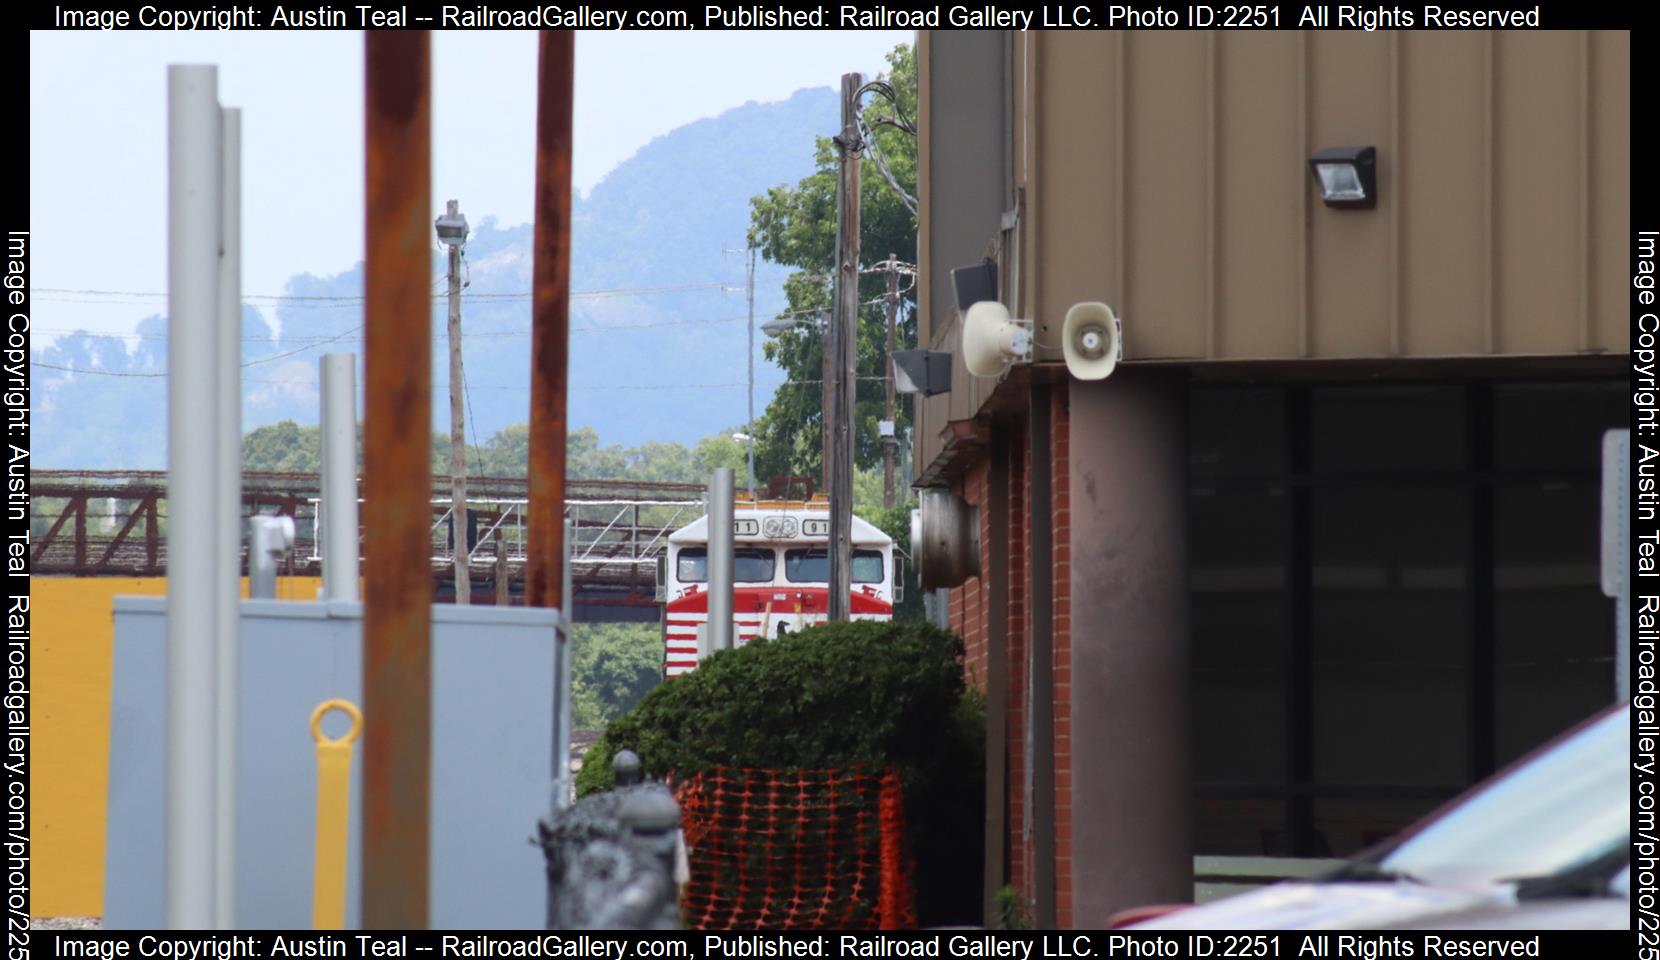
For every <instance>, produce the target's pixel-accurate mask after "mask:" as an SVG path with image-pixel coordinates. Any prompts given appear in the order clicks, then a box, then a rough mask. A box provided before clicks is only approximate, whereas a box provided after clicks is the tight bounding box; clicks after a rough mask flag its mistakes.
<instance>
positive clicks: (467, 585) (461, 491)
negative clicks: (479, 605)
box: [444, 200, 473, 606]
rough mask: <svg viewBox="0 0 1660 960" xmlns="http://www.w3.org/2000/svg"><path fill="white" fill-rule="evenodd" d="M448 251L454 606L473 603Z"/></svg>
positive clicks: (457, 248)
mask: <svg viewBox="0 0 1660 960" xmlns="http://www.w3.org/2000/svg"><path fill="white" fill-rule="evenodd" d="M444 212H445V214H446V215H448V216H452V217H453V216H459V215H460V212H461V210H460V204H459V203H457V202H456V201H454V200H451V201H449V203H448V204H446V205H445V208H444ZM449 248H450V323H449V340H450V530H451V531H452V534H451V537H450V539H451V540H453V541H454V545H453V546H452V547H451V550H450V553H451V555H452V557H453V559H454V566H455V602H456V603H458V604H461V605H463V606H465V605H466V604H469V603H472V602H473V581H472V577H471V570H470V569H469V565H470V561H471V560H472V556H471V553H472V544H471V543H469V542H468V539H467V530H468V526H469V525H468V523H467V441H466V432H465V431H464V430H463V429H462V427H463V423H462V415H461V244H459V243H452V244H450V245H449Z"/></svg>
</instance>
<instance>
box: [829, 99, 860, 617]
mask: <svg viewBox="0 0 1660 960" xmlns="http://www.w3.org/2000/svg"><path fill="white" fill-rule="evenodd" d="M863 85H864V77H862V76H861V75H859V74H857V73H844V74H842V129H841V134H840V135H839V136H837V137H836V138H835V143H836V150H837V153H838V154H839V155H840V158H841V176H840V179H839V181H838V184H837V193H838V194H839V196H838V211H837V217H836V288H835V289H836V301H835V303H836V310H835V315H834V316H833V317H832V319H831V324H830V345H831V347H832V350H831V353H832V355H833V356H834V358H835V359H834V370H833V374H834V376H833V379H834V381H835V384H834V387H833V388H832V390H831V399H832V404H831V407H830V411H831V415H832V417H833V420H832V424H831V429H830V446H831V451H830V465H829V470H828V473H829V481H830V585H829V586H830V597H829V616H828V619H829V620H830V622H832V623H834V622H837V621H842V620H848V619H851V615H852V609H851V608H852V583H853V391H854V387H855V385H856V384H857V383H858V380H857V379H856V378H857V375H858V357H859V350H858V323H859V172H860V171H859V165H860V163H861V160H862V157H861V154H862V152H863V150H864V144H863V142H861V140H860V138H859V118H858V111H859V88H860V87H861V86H863Z"/></svg>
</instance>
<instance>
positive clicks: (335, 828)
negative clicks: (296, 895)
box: [311, 700, 363, 930]
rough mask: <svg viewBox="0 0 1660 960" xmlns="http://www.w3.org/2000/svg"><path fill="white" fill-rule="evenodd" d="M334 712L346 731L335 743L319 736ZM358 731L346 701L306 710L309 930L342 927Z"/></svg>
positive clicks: (359, 722)
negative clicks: (313, 753) (311, 859)
mask: <svg viewBox="0 0 1660 960" xmlns="http://www.w3.org/2000/svg"><path fill="white" fill-rule="evenodd" d="M330 710H339V711H340V712H341V713H344V714H345V715H346V716H348V717H350V718H351V720H352V727H351V729H350V730H347V731H346V735H345V736H343V737H341V738H340V739H338V740H330V739H329V738H327V737H326V736H324V735H323V717H325V716H327V715H328V712H329V711H330ZM362 729H363V714H361V713H359V712H358V709H357V707H356V706H355V705H354V704H352V703H351V702H350V701H347V700H325V701H323V702H322V703H320V704H318V705H317V709H316V710H313V711H311V739H312V740H314V741H316V742H317V861H316V867H315V869H314V872H313V874H312V880H311V888H312V894H311V928H312V929H313V930H339V929H341V928H342V927H344V926H345V925H346V825H347V821H348V820H349V819H350V817H351V810H352V744H353V743H355V742H356V741H357V735H358V733H359V732H360V731H361V730H362Z"/></svg>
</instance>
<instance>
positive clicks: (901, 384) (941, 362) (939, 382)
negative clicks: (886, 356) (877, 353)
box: [893, 350, 951, 397]
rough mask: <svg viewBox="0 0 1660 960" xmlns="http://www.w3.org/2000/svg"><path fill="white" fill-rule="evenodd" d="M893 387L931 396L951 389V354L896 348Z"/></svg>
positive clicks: (903, 391) (906, 391)
mask: <svg viewBox="0 0 1660 960" xmlns="http://www.w3.org/2000/svg"><path fill="white" fill-rule="evenodd" d="M893 388H894V389H895V390H898V391H899V392H900V393H920V394H922V395H923V396H925V397H931V396H933V395H934V394H936V393H944V392H946V391H947V390H950V389H951V354H949V353H945V352H943V351H939V350H895V351H894V352H893Z"/></svg>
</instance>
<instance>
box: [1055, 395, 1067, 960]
mask: <svg viewBox="0 0 1660 960" xmlns="http://www.w3.org/2000/svg"><path fill="white" fill-rule="evenodd" d="M1050 397H1051V402H1052V405H1053V406H1052V409H1051V410H1050V423H1051V424H1052V425H1053V431H1052V433H1053V441H1052V444H1051V451H1052V453H1053V455H1054V467H1053V471H1054V472H1053V484H1052V486H1053V490H1054V495H1053V499H1052V500H1051V501H1050V507H1051V514H1050V517H1051V520H1052V522H1053V523H1054V553H1055V556H1054V561H1055V573H1054V581H1055V605H1054V616H1055V639H1054V647H1053V650H1054V661H1053V662H1054V680H1055V693H1054V702H1055V744H1054V747H1055V921H1056V923H1058V924H1059V925H1060V926H1061V927H1063V928H1065V927H1071V926H1072V524H1071V520H1072V500H1071V493H1070V490H1071V471H1070V463H1071V442H1070V438H1071V435H1072V431H1071V425H1070V423H1069V414H1070V410H1071V406H1070V403H1069V394H1068V391H1067V390H1066V389H1064V388H1060V389H1056V390H1053V391H1051V392H1050Z"/></svg>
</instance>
